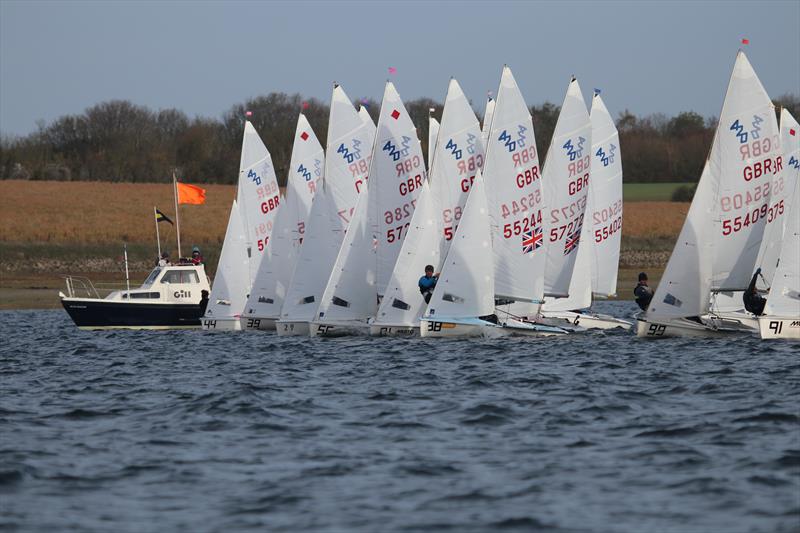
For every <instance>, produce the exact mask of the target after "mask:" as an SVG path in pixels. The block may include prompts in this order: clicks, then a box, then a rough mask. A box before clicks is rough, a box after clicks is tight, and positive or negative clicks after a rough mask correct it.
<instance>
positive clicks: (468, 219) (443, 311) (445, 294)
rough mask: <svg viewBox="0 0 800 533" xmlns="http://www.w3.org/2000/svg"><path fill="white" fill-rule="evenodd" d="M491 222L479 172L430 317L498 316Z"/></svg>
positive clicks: (429, 314) (443, 268)
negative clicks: (495, 307) (496, 313)
mask: <svg viewBox="0 0 800 533" xmlns="http://www.w3.org/2000/svg"><path fill="white" fill-rule="evenodd" d="M489 218H490V217H489V206H488V203H487V200H486V193H485V189H484V180H483V178H482V177H481V173H480V171H478V173H477V175H476V176H475V180H474V181H473V183H472V188H471V191H470V193H469V198H467V202H466V205H465V206H464V215H463V216H462V217H461V222H460V224H459V225H458V229H457V230H456V234H455V237H454V238H453V243H452V245H451V246H450V249H449V251H448V252H447V257H446V259H445V261H444V265H443V266H442V272H441V275H440V276H439V281H438V282H437V283H436V288H435V289H434V290H433V296H431V301H430V303H429V304H428V309H427V311H426V313H425V316H426V317H430V318H470V317H480V316H485V315H489V314H491V313H493V312H494V293H495V289H494V260H493V257H492V256H493V254H492V233H491V222H490V219H489Z"/></svg>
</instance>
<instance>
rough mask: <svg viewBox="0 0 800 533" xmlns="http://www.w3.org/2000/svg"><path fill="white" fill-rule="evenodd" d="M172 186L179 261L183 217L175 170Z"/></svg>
mask: <svg viewBox="0 0 800 533" xmlns="http://www.w3.org/2000/svg"><path fill="white" fill-rule="evenodd" d="M172 188H173V192H174V193H175V232H176V233H177V234H178V261H180V260H181V257H183V256H182V255H181V217H180V215H179V214H178V180H177V178H175V171H174V170H173V171H172Z"/></svg>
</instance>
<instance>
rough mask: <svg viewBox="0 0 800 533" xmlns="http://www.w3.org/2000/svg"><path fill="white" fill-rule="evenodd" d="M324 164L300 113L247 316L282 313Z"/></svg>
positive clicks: (275, 316) (323, 159)
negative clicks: (280, 198) (282, 191)
mask: <svg viewBox="0 0 800 533" xmlns="http://www.w3.org/2000/svg"><path fill="white" fill-rule="evenodd" d="M324 164H325V152H324V151H323V150H322V145H320V143H319V140H317V136H316V134H315V133H314V130H313V129H312V128H311V125H310V124H309V123H308V120H307V119H306V117H305V115H303V114H302V113H301V114H300V116H299V117H298V119H297V128H296V130H295V135H294V145H293V147H292V159H291V162H290V163H289V176H288V178H287V180H286V194H285V195H284V198H283V201H282V207H281V209H280V210H279V211H278V214H277V215H276V217H275V224H274V226H273V230H272V236H271V238H270V240H269V245H268V246H267V247H266V249H265V250H264V258H263V260H262V261H261V266H260V267H259V269H258V273H257V274H256V279H255V281H254V282H253V287H252V289H251V290H250V296H249V297H248V299H247V305H246V306H245V315H246V316H248V317H250V316H253V317H260V318H277V317H278V315H279V314H280V311H281V307H282V306H283V301H284V298H285V296H286V291H287V289H288V287H289V282H290V281H291V279H292V273H293V272H294V269H295V265H296V263H297V256H298V253H299V251H300V245H301V244H302V242H303V236H304V235H305V232H306V227H307V225H308V217H309V213H310V211H311V202H312V200H313V199H314V194H315V193H316V191H317V188H319V187H322V177H323V174H322V173H323V167H324Z"/></svg>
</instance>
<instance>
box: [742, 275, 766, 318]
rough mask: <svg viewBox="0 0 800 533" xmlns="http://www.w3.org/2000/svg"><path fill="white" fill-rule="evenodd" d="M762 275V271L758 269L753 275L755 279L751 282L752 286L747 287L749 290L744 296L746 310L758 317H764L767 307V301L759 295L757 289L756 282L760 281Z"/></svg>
mask: <svg viewBox="0 0 800 533" xmlns="http://www.w3.org/2000/svg"><path fill="white" fill-rule="evenodd" d="M760 275H761V269H760V268H757V269H756V273H755V274H753V279H751V280H750V285H748V286H747V290H745V291H744V294H743V295H742V300H744V308H745V309H747V310H748V311H750V312H751V313H753V314H754V315H756V316H761V315H763V314H764V306H765V305H767V299H766V298H764V297H763V296H761V295H760V294H758V289H756V280H758V276H760Z"/></svg>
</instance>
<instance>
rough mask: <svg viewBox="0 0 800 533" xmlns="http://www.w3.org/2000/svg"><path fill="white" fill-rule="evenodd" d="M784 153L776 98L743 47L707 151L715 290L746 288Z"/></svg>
mask: <svg viewBox="0 0 800 533" xmlns="http://www.w3.org/2000/svg"><path fill="white" fill-rule="evenodd" d="M781 159H782V153H781V147H780V137H779V130H778V121H777V119H776V118H775V110H774V107H773V105H772V101H771V100H770V98H769V95H767V92H766V91H765V90H764V87H763V86H762V85H761V81H759V79H758V76H757V75H756V73H755V72H754V71H753V67H752V66H751V65H750V62H749V61H748V60H747V56H745V54H744V52H742V51H739V54H738V55H737V57H736V63H735V65H734V67H733V73H732V74H731V79H730V83H729V84H728V91H727V93H726V95H725V102H724V103H723V105H722V112H721V113H720V117H719V125H718V126H717V131H716V133H715V135H714V142H713V144H712V147H711V154H710V156H709V166H710V173H711V174H712V175H713V176H714V180H713V181H714V182H715V183H716V184H717V189H716V191H715V193H716V194H715V202H714V203H715V204H716V206H717V208H716V209H715V212H714V219H713V222H711V221H708V222H707V223H708V225H709V226H710V227H712V231H713V232H714V239H715V241H716V246H715V248H714V261H713V263H712V279H711V288H712V290H719V291H735V290H743V289H745V288H746V287H747V285H748V284H749V282H750V278H751V276H752V275H753V270H754V269H755V264H756V259H757V258H758V252H759V248H760V246H761V240H762V237H763V234H764V224H765V223H766V222H767V220H768V219H769V210H770V208H774V202H773V201H772V199H771V189H772V184H771V181H772V179H773V176H776V175H778V173H779V172H780V169H779V166H780V163H781Z"/></svg>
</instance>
